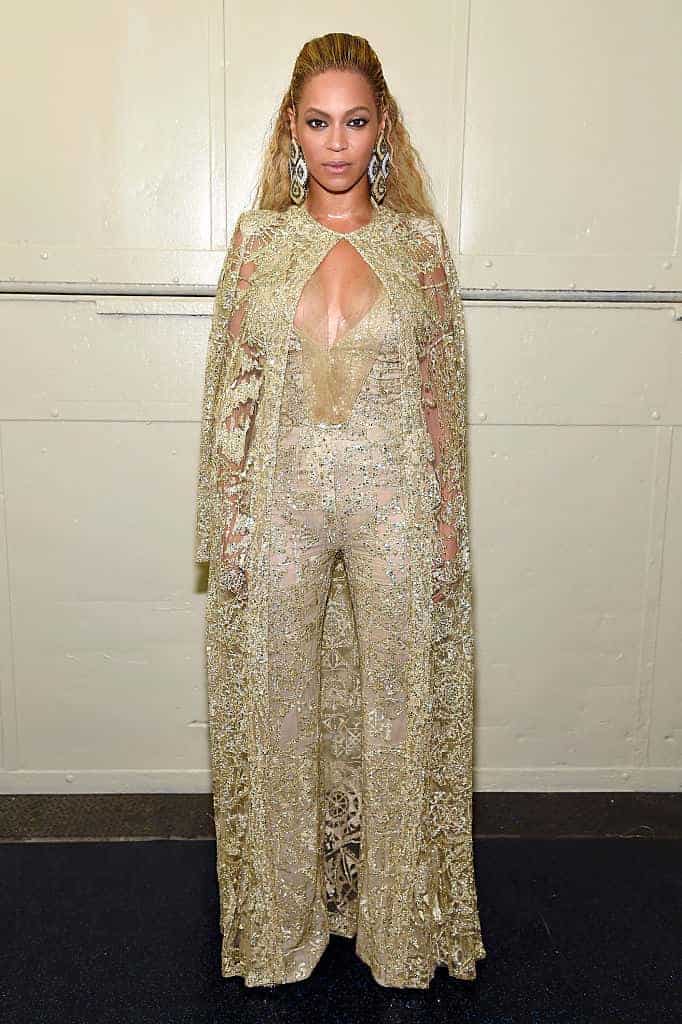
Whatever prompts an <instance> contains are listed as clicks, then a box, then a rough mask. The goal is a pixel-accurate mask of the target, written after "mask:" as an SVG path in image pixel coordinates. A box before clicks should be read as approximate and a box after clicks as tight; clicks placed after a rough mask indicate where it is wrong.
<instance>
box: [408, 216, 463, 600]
mask: <svg viewBox="0 0 682 1024" xmlns="http://www.w3.org/2000/svg"><path fill="white" fill-rule="evenodd" d="M434 225H435V228H436V234H437V240H438V246H437V250H436V251H432V252H431V253H430V255H429V258H427V259H426V260H425V261H424V264H423V269H422V271H421V272H420V275H419V276H420V285H421V287H422V288H423V289H424V297H425V301H426V308H427V311H428V329H427V330H426V331H425V332H424V333H423V335H422V336H421V337H420V339H419V346H418V356H419V368H420V373H421V380H422V407H423V409H424V417H425V420H426V424H427V427H428V430H429V434H430V436H431V440H432V443H433V449H434V454H435V461H434V466H435V471H436V476H437V479H438V484H439V487H440V496H441V497H440V506H439V508H438V512H437V520H438V532H439V534H440V537H441V540H442V548H441V553H442V559H439V560H438V561H437V563H436V565H435V566H434V576H435V578H436V580H437V581H439V582H440V583H441V584H442V587H441V591H444V590H446V589H447V584H451V583H456V582H457V581H458V580H461V579H462V577H463V576H464V575H466V573H467V572H468V570H469V529H468V508H467V505H468V499H467V465H468V456H467V419H466V417H467V382H466V336H465V325H464V310H463V307H462V300H461V297H460V291H459V280H458V277H457V272H456V270H455V265H454V262H453V260H452V256H451V254H450V249H449V246H448V241H447V237H446V235H445V232H444V230H443V227H442V226H441V224H440V223H439V222H438V221H435V222H434Z"/></svg>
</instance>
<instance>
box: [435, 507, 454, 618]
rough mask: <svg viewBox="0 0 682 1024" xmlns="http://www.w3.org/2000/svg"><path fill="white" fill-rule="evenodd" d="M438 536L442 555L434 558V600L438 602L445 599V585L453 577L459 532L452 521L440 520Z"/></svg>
mask: <svg viewBox="0 0 682 1024" xmlns="http://www.w3.org/2000/svg"><path fill="white" fill-rule="evenodd" d="M438 536H439V538H440V545H439V546H440V556H439V557H438V558H437V559H436V560H434V563H433V566H432V572H433V585H434V590H433V595H432V596H433V600H434V601H435V602H436V603H438V602H440V601H444V600H445V592H444V590H443V587H444V586H445V585H446V584H447V583H448V582H449V581H450V580H451V579H452V575H453V567H454V562H455V559H456V558H457V552H458V551H459V545H458V542H457V534H456V532H455V529H454V527H453V526H452V525H451V524H450V523H444V522H443V521H442V520H441V519H439V520H438Z"/></svg>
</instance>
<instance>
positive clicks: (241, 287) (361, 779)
mask: <svg viewBox="0 0 682 1024" xmlns="http://www.w3.org/2000/svg"><path fill="white" fill-rule="evenodd" d="M341 239H345V242H344V243H343V244H351V245H352V246H354V248H355V249H356V251H357V253H358V254H359V255H360V256H361V257H362V260H363V261H364V264H363V265H366V267H367V274H366V275H365V277H364V278H359V279H358V286H357V289H356V293H355V294H354V295H353V296H352V297H351V298H352V299H353V301H352V302H351V304H350V307H349V308H352V312H351V313H350V314H349V315H348V317H347V321H346V323H345V324H343V325H342V327H341V328H340V329H339V330H336V331H335V332H334V335H335V336H334V339H333V342H332V340H331V334H332V331H331V329H330V326H329V323H328V321H327V320H326V319H325V316H324V310H323V308H322V306H321V305H320V301H319V300H320V293H319V292H317V293H316V291H315V289H316V284H317V281H318V279H319V274H316V271H318V270H319V267H320V265H321V263H322V261H323V260H324V259H325V257H326V256H327V255H328V254H329V253H330V251H331V249H332V248H333V247H334V246H335V245H336V244H337V243H339V242H340V241H341ZM295 320H296V323H297V324H298V327H297V326H295V325H294V321H295ZM465 417H466V353H465V331H464V317H463V311H462V305H461V299H460V296H459V286H458V281H457V276H456V271H455V268H454V264H453V261H452V257H451V255H450V252H449V248H448V244H447V240H446V237H445V233H444V231H443V229H442V227H441V225H440V224H439V222H438V221H437V220H435V219H433V218H418V217H415V216H413V215H407V214H401V213H398V212H397V211H394V210H391V209H388V208H383V207H382V208H380V209H378V210H375V212H374V215H373V219H372V220H371V221H370V223H369V224H367V225H365V226H364V227H362V228H360V229H358V230H356V231H353V232H347V233H341V232H336V231H333V230H332V229H330V228H327V227H325V226H323V225H321V224H319V223H318V222H317V221H316V220H315V219H314V218H313V217H312V216H311V215H310V214H309V213H308V211H307V209H306V208H305V207H296V206H291V207H290V208H289V209H288V210H286V211H271V210H255V211H254V210H252V211H245V212H244V213H242V215H241V216H240V218H239V220H238V222H237V225H236V228H235V231H234V234H233V237H232V240H231V244H230V247H229V249H228V252H227V254H226V257H225V261H224V264H223V269H222V272H221V275H220V280H219V284H218V289H217V292H216V300H215V306H214V314H213V320H212V326H211V332H210V335H209V345H208V355H207V364H206V374H205V387H204V398H203V406H202V422H201V440H200V452H199V479H198V497H197V520H196V550H195V556H196V560H197V561H199V562H202V561H208V562H209V576H208V594H207V603H206V655H207V669H208V695H209V726H210V730H209V733H210V742H211V759H212V774H213V799H214V813H215V826H216V843H217V875H218V884H219V894H220V925H221V931H222V968H221V969H222V973H223V975H224V976H225V977H231V976H234V975H241V976H243V978H244V981H245V983H246V984H247V985H249V986H255V985H278V984H283V983H286V982H292V981H297V980H302V979H303V978H307V977H309V976H310V974H311V973H312V971H313V970H314V968H315V965H316V964H317V962H318V961H319V959H320V957H321V955H322V953H323V951H324V949H325V947H326V945H327V943H328V941H329V936H330V934H331V933H334V934H338V935H344V936H348V937H354V938H355V950H356V953H357V955H358V956H359V957H360V958H361V959H362V960H363V961H364V962H365V963H366V964H367V965H368V966H369V968H370V970H371V972H372V975H373V977H374V978H375V980H376V981H377V982H378V983H379V984H381V985H386V986H395V987H401V988H403V987H413V988H426V987H428V985H429V983H430V981H431V979H432V977H433V974H434V971H435V969H436V967H437V966H438V965H439V964H445V965H446V967H447V970H448V972H449V973H450V975H451V976H452V977H455V978H461V979H472V978H474V977H475V976H476V966H475V965H476V960H479V959H481V958H483V957H484V956H485V950H484V947H483V943H482V939H481V930H480V924H479V917H478V909H477V900H476V888H475V879H474V865H473V850H472V834H471V833H472V829H471V824H472V822H471V809H472V728H473V694H474V637H473V628H472V587H471V567H470V553H469V533H468V506H467V487H466V474H467V453H466V418H465ZM444 537H447V538H450V539H454V541H455V542H456V545H455V548H454V549H453V548H452V545H449V546H448V548H447V549H446V548H445V547H444V541H443V538H444ZM445 550H447V551H448V555H447V557H444V551H445ZM436 592H440V595H441V596H442V598H443V599H442V600H434V594H435V593H436Z"/></svg>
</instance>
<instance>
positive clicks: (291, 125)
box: [287, 107, 298, 142]
mask: <svg viewBox="0 0 682 1024" xmlns="http://www.w3.org/2000/svg"><path fill="white" fill-rule="evenodd" d="M287 117H288V118H289V131H290V132H291V136H292V138H294V139H296V115H295V114H294V111H293V110H292V109H291V107H287ZM296 141H297V142H298V139H296Z"/></svg>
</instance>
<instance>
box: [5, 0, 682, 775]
mask: <svg viewBox="0 0 682 1024" xmlns="http://www.w3.org/2000/svg"><path fill="white" fill-rule="evenodd" d="M330 10H331V11H332V13H329V12H330ZM327 31H350V32H355V33H358V34H362V35H365V36H366V37H367V38H368V39H369V40H370V42H372V44H373V45H374V46H375V48H376V49H377V52H378V53H379V56H380V58H381V59H382V61H383V62H384V70H385V73H386V76H387V79H388V82H389V85H390V87H391V88H392V90H393V91H394V93H395V94H396V96H397V98H398V101H399V103H400V104H401V107H402V109H403V112H404V114H405V116H406V119H407V122H408V126H409V128H410V131H411V134H412V137H413V140H414V141H415V143H416V145H417V146H418V147H419V149H420V151H421V153H422V155H423V157H424V160H425V162H426V164H427V166H428V167H429V170H430V171H431V174H432V177H433V180H434V184H435V187H436V190H437V194H438V197H439V205H440V212H441V214H442V217H443V220H444V222H445V224H446V226H447V229H448V234H449V236H450V239H451V242H452V245H453V250H454V251H455V253H456V262H457V265H458V268H459V272H460V278H461V283H462V286H463V288H464V290H465V293H466V295H467V296H468V299H467V301H466V303H465V307H466V315H467V323H468V329H469V360H470V422H471V512H472V544H473V550H472V559H473V563H474V579H475V587H476V624H477V640H478V667H479V673H478V693H477V733H476V751H475V759H476V771H475V785H476V788H477V789H538V790H555V789H569V790H571V789H573V790H576V789H578V790H579V789H623V790H630V789H633V790H634V789H642V790H672V789H678V788H679V787H680V784H681V782H682V771H681V769H680V765H681V761H682V757H681V751H682V685H681V683H682V668H680V666H681V665H682V586H681V584H682V515H681V513H682V433H681V431H682V258H681V256H680V216H681V214H680V210H681V201H682V185H681V182H682V178H681V168H682V134H681V133H680V120H679V110H680V106H681V101H682V64H681V62H680V59H679V55H680V49H681V44H682V5H680V3H679V2H678V0H650V2H649V3H648V4H647V5H645V6H644V5H641V4H640V3H635V2H634V0H601V2H600V3H598V4H597V3H594V0H573V2H572V3H570V4H569V3H566V2H564V0H542V2H541V0H469V2H467V0H458V2H446V0H428V2H426V3H425V4H422V5H420V7H419V10H418V11H417V9H416V8H415V6H414V4H413V3H408V2H405V3H402V4H401V3H399V2H398V3H397V4H396V3H395V0H376V2H375V3H374V4H372V5H368V4H366V3H359V2H357V0H345V2H344V3H343V4H340V3H339V4H338V5H329V4H327V5H323V4H320V3H319V2H316V3H312V2H310V0H302V2H299V3H297V5H296V18H295V19H294V18H289V17H287V16H284V14H283V9H282V7H281V5H280V4H279V3H274V2H272V0H261V2H260V3H259V4H257V5H254V4H247V3H232V4H227V3H226V4H225V5H224V6H223V4H222V3H221V2H217V0H198V2H195V3H194V4H192V5H188V4H186V3H183V2H181V0H163V2H161V0H138V2H135V3H124V4H118V5H93V4H91V3H85V2H84V0H64V2H62V3H60V4H58V5H57V6H54V5H49V4H47V3H46V2H45V0H43V2H42V3H39V4H37V5H35V4H34V5H28V6H27V5H23V6H21V5H18V4H15V5H13V6H12V7H11V8H9V7H8V10H7V11H6V12H5V13H4V25H3V34H2V49H3V53H2V64H3V70H4V72H5V81H6V82H9V85H8V86H6V87H5V88H4V89H3V90H2V91H0V114H1V119H0V124H2V142H3V159H2V161H1V162H0V288H2V289H3V291H4V293H5V294H2V295H0V358H1V360H2V363H1V365H2V373H1V375H0V492H1V495H2V503H1V506H0V710H1V716H2V717H1V724H2V732H1V749H0V758H1V760H0V765H1V769H2V771H1V778H0V788H2V790H3V791H5V792H68V791H80V792H94V791H144V790H149V791H159V790H161V791H165V790H167V791H203V790H207V789H209V788H210V778H209V772H208V742H207V728H206V699H205V678H204V666H203V636H202V631H203V609H204V601H205V593H204V591H203V584H204V582H205V580H204V574H203V571H202V570H201V569H199V568H198V567H196V566H195V565H194V564H193V525H194V486H195V472H196V455H197V445H198V415H199V402H200V398H201V387H202V383H203V362H204V356H205V348H206V340H207V335H208V327H209V318H210V313H211V308H212V298H211V294H212V290H213V288H214V287H215V282H216V280H217V276H218V272H219V269H220V265H221V263H222V256H223V250H224V247H225V244H226V239H227V237H228V233H229V231H230V230H231V228H232V225H233V223H234V220H235V218H236V216H237V214H238V213H239V211H240V210H241V209H242V208H244V207H245V206H248V205H250V201H251V189H252V186H253V183H254V180H255V173H256V167H257V163H258V160H259V156H260V150H261V145H262V142H263V139H264V137H265V134H266V131H267V130H268V127H269V121H270V118H271V116H272V114H273V112H274V110H275V108H276V105H277V104H278V103H279V100H280V97H281V94H282V92H283V90H284V88H285V86H286V83H287V81H288V75H289V73H290V69H291V66H292V64H293V61H294V59H295V56H296V54H297V52H298V50H299V48H300V46H301V45H302V44H303V42H304V41H305V40H306V39H307V38H309V37H310V36H313V35H319V34H322V33H324V32H327ZM474 289H484V290H488V289H493V290H494V291H493V293H492V294H491V293H490V292H488V291H486V292H485V293H477V292H474V291H472V290H474ZM536 289H540V290H543V289H547V290H550V291H549V294H548V295H544V296H543V295H540V294H536V293H535V291H534V290H536ZM527 290H529V291H531V292H532V295H531V296H530V297H526V291H527ZM593 290H596V291H598V292H600V293H601V292H603V293H604V294H599V295H597V296H585V295H582V294H581V293H582V292H583V291H589V292H591V291H593ZM660 292H670V293H673V294H671V295H669V296H668V297H667V301H663V302H661V301H660V298H661V296H660V295H659V294H658V293H660ZM675 292H676V294H674V293H675ZM482 294H483V295H485V297H486V299H487V300H486V301H484V299H483V297H481V296H482ZM572 298H577V299H578V301H569V300H570V299H572ZM588 299H592V300H593V301H588ZM636 299H640V300H641V299H644V300H647V301H633V300H636ZM615 300H618V301H615Z"/></svg>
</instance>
